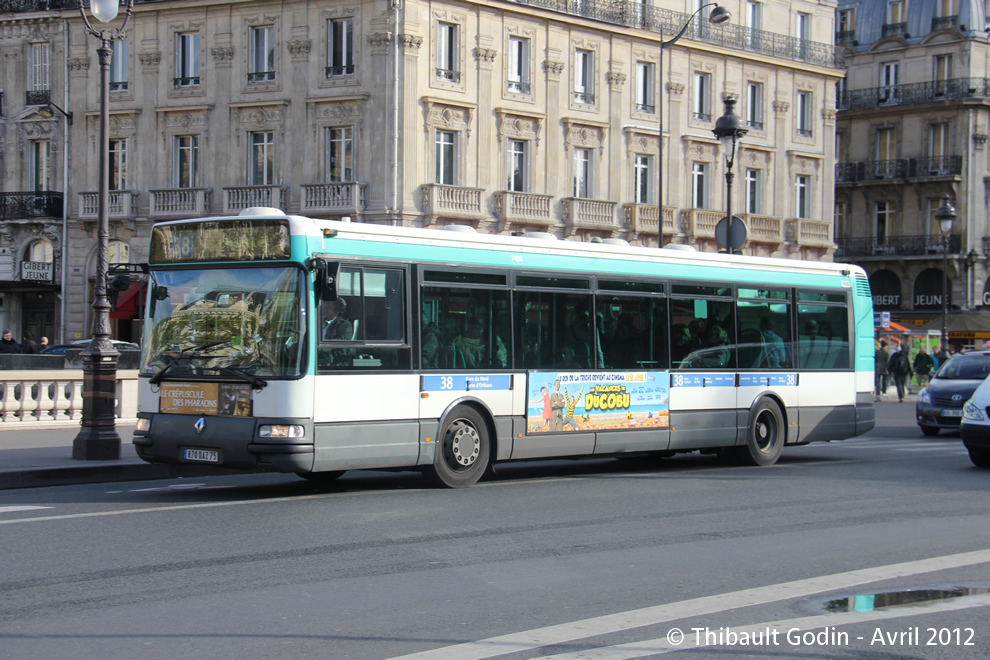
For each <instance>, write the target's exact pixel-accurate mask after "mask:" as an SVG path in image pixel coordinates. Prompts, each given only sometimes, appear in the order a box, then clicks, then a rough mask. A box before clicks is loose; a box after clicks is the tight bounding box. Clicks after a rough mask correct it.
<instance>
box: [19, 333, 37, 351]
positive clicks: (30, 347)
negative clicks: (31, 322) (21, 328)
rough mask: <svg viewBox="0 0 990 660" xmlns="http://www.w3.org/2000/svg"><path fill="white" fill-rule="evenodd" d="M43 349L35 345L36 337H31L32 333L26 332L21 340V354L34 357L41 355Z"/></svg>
mask: <svg viewBox="0 0 990 660" xmlns="http://www.w3.org/2000/svg"><path fill="white" fill-rule="evenodd" d="M40 352H41V349H39V348H38V345H37V344H36V343H34V337H32V336H31V333H30V332H25V333H24V335H23V337H22V339H21V353H24V354H25V355H34V354H36V353H40Z"/></svg>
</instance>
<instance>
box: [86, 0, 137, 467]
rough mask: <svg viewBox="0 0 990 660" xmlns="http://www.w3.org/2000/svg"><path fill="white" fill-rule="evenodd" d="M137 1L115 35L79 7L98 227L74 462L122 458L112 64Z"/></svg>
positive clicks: (100, 13)
mask: <svg viewBox="0 0 990 660" xmlns="http://www.w3.org/2000/svg"><path fill="white" fill-rule="evenodd" d="M89 6H90V11H91V12H92V14H93V17H94V18H95V19H96V20H97V21H99V22H100V23H109V22H110V21H112V20H114V19H115V18H117V13H118V12H119V11H120V0H91V2H90V3H89ZM133 9H134V0H127V8H126V13H125V15H124V22H123V23H122V24H121V26H120V27H118V28H115V29H109V28H108V29H104V30H101V29H97V28H95V27H93V24H92V23H91V22H90V20H89V17H88V16H87V15H86V9H85V3H83V2H80V3H79V13H80V14H81V15H82V19H83V24H84V25H85V26H86V31H87V32H88V33H89V34H91V35H93V36H94V37H96V38H97V39H99V40H100V47H99V48H97V49H96V53H97V55H98V56H99V58H100V141H99V145H100V175H99V176H100V188H99V193H100V203H99V215H98V221H97V229H96V235H97V252H96V283H95V286H94V290H93V294H94V297H95V299H94V300H93V339H92V341H90V343H89V344H88V345H87V346H86V348H85V349H83V351H82V353H81V357H82V361H83V387H82V397H83V410H82V428H81V429H80V431H79V435H77V436H76V438H75V440H74V441H73V443H72V458H75V459H81V460H91V461H99V460H115V459H119V458H120V436H119V435H118V434H117V428H116V419H115V414H116V396H117V361H118V359H119V358H120V353H118V352H117V351H116V350H114V347H113V344H112V343H111V342H110V302H109V300H108V299H107V252H108V250H109V220H108V218H107V208H108V206H109V202H110V142H109V133H110V113H109V108H108V106H109V101H110V58H111V57H112V56H113V50H112V49H111V48H110V43H111V42H112V41H119V40H121V39H124V38H125V37H126V36H127V33H126V29H127V23H128V22H129V21H130V18H131V12H132V11H133Z"/></svg>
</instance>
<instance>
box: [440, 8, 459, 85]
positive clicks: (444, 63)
mask: <svg viewBox="0 0 990 660" xmlns="http://www.w3.org/2000/svg"><path fill="white" fill-rule="evenodd" d="M459 27H460V26H458V25H456V24H455V23H438V24H437V80H444V81H446V82H455V83H459V82H460V81H461V72H460V50H459V48H460V44H459V43H458V28H459Z"/></svg>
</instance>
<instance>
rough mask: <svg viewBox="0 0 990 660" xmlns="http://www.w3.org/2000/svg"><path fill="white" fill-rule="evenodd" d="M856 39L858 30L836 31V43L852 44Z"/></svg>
mask: <svg viewBox="0 0 990 660" xmlns="http://www.w3.org/2000/svg"><path fill="white" fill-rule="evenodd" d="M855 40H856V30H840V31H838V32H836V33H835V43H837V44H851V43H852V42H853V41H855Z"/></svg>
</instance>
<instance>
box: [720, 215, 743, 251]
mask: <svg viewBox="0 0 990 660" xmlns="http://www.w3.org/2000/svg"><path fill="white" fill-rule="evenodd" d="M715 242H716V243H718V245H719V247H720V248H722V249H725V250H728V251H730V252H731V251H733V250H738V249H739V248H741V247H742V244H743V243H745V242H746V223H744V222H743V221H742V218H740V217H739V216H738V215H734V216H732V222H731V223H730V222H729V216H725V217H724V218H722V219H721V220H719V221H718V224H717V225H715Z"/></svg>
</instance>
